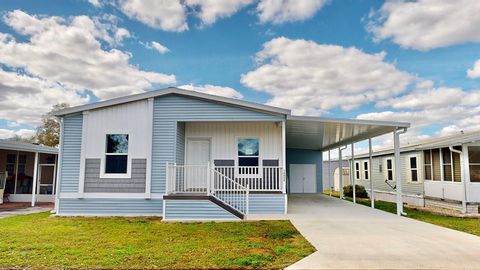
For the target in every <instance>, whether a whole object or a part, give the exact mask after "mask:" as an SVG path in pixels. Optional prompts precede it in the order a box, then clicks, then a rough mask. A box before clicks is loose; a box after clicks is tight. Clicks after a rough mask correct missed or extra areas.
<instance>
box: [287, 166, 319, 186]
mask: <svg viewBox="0 0 480 270" xmlns="http://www.w3.org/2000/svg"><path fill="white" fill-rule="evenodd" d="M316 171H317V166H316V165H315V164H290V192H291V193H316V192H317V185H316V179H317V177H316Z"/></svg>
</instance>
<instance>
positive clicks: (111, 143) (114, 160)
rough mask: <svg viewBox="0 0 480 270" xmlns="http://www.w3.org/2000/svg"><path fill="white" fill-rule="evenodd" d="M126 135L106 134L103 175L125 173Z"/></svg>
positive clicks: (126, 159)
mask: <svg viewBox="0 0 480 270" xmlns="http://www.w3.org/2000/svg"><path fill="white" fill-rule="evenodd" d="M127 164H128V134H107V143H106V151H105V173H118V174H125V173H127V167H128V166H127Z"/></svg>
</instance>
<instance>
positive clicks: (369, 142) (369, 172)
mask: <svg viewBox="0 0 480 270" xmlns="http://www.w3.org/2000/svg"><path fill="white" fill-rule="evenodd" d="M372 164H373V163H372V138H368V178H369V180H370V204H371V207H372V208H375V195H374V194H373V177H372Z"/></svg>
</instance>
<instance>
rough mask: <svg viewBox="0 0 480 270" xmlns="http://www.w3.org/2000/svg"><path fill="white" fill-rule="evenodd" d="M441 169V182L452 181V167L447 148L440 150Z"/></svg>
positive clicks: (450, 155) (450, 154)
mask: <svg viewBox="0 0 480 270" xmlns="http://www.w3.org/2000/svg"><path fill="white" fill-rule="evenodd" d="M441 153H442V168H443V181H450V182H451V181H453V174H452V171H453V167H452V153H451V152H450V149H448V148H442V149H441Z"/></svg>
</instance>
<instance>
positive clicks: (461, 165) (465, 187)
mask: <svg viewBox="0 0 480 270" xmlns="http://www.w3.org/2000/svg"><path fill="white" fill-rule="evenodd" d="M448 149H450V151H452V152H454V153H457V154H459V155H460V178H461V179H462V183H463V201H462V212H463V213H464V214H465V213H467V179H465V168H464V167H463V164H464V162H463V152H462V151H460V150H456V149H454V148H453V146H449V147H448ZM452 162H453V160H452Z"/></svg>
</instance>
